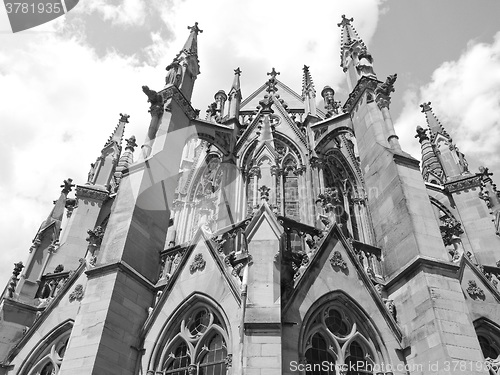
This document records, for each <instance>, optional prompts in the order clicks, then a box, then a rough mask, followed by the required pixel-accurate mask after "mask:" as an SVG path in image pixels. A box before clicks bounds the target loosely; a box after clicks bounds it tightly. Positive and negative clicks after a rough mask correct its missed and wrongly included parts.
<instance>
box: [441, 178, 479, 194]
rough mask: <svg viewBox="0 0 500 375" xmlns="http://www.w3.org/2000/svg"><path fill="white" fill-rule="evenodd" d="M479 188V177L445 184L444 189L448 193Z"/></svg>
mask: <svg viewBox="0 0 500 375" xmlns="http://www.w3.org/2000/svg"><path fill="white" fill-rule="evenodd" d="M480 186H481V176H471V177H469V178H466V179H462V180H459V181H455V182H449V183H446V184H445V187H446V189H447V190H448V192H449V193H454V192H456V191H462V190H468V189H472V188H475V187H480Z"/></svg>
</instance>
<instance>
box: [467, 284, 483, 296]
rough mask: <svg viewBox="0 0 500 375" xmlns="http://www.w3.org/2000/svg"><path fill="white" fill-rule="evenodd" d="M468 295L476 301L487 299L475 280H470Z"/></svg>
mask: <svg viewBox="0 0 500 375" xmlns="http://www.w3.org/2000/svg"><path fill="white" fill-rule="evenodd" d="M467 293H468V294H469V296H471V297H472V298H474V299H475V298H480V299H484V298H485V295H484V292H483V290H482V289H481V288H480V287H478V286H477V284H476V281H475V280H469V286H468V287H467Z"/></svg>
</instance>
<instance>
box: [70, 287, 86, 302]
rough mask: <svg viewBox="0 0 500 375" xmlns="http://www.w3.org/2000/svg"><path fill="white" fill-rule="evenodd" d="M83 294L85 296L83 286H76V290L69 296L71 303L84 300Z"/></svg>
mask: <svg viewBox="0 0 500 375" xmlns="http://www.w3.org/2000/svg"><path fill="white" fill-rule="evenodd" d="M83 294H84V292H83V285H82V284H78V285H77V286H75V289H74V290H73V291H72V292H71V294H70V295H69V302H73V301H81V300H82V299H83Z"/></svg>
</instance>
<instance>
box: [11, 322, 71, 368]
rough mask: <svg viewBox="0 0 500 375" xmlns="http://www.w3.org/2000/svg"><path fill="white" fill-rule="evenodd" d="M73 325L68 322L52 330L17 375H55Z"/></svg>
mask: <svg viewBox="0 0 500 375" xmlns="http://www.w3.org/2000/svg"><path fill="white" fill-rule="evenodd" d="M72 327H73V323H72V322H71V321H68V322H66V323H63V324H62V325H60V326H59V327H58V328H56V329H55V330H53V331H52V332H51V333H50V334H49V335H48V336H46V338H44V339H43V340H42V342H41V343H40V344H39V345H38V348H37V349H35V350H34V352H33V354H32V355H31V356H29V357H28V360H27V362H26V364H25V365H24V366H23V368H22V369H21V371H20V372H19V374H23V375H24V374H25V375H57V374H59V370H60V367H61V364H62V362H63V359H64V354H65V353H66V348H67V346H68V341H69V338H70V335H71V329H72Z"/></svg>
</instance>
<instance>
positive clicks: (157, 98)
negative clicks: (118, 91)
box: [142, 86, 163, 138]
mask: <svg viewBox="0 0 500 375" xmlns="http://www.w3.org/2000/svg"><path fill="white" fill-rule="evenodd" d="M142 91H143V92H144V94H146V96H147V97H148V103H151V106H150V108H149V112H150V113H151V115H152V116H160V115H161V114H163V96H162V95H161V94H158V93H157V92H156V91H154V90H151V89H150V88H149V87H148V86H142ZM150 138H151V137H150Z"/></svg>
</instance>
